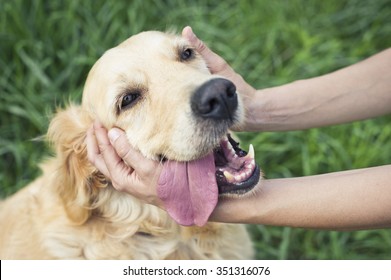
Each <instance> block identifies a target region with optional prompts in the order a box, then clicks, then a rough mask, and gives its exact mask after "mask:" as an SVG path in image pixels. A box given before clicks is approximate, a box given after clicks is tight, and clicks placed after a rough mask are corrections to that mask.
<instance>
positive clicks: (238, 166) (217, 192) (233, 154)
mask: <svg viewBox="0 0 391 280" xmlns="http://www.w3.org/2000/svg"><path fill="white" fill-rule="evenodd" d="M259 180H260V169H259V167H258V165H257V164H256V163H255V160H254V148H253V147H252V145H250V149H249V152H248V153H246V152H245V151H243V150H242V149H241V148H239V143H237V142H235V141H234V140H233V139H232V137H231V136H230V135H229V134H228V135H227V136H226V137H224V138H223V139H222V140H221V141H220V145H219V146H218V147H216V148H215V149H214V150H213V151H211V152H209V153H208V154H207V155H205V156H203V157H201V158H199V159H195V160H192V161H187V162H179V161H174V160H169V159H167V160H166V161H165V162H164V164H163V169H162V172H161V174H160V177H159V181H158V187H157V194H158V196H159V198H160V199H161V200H162V201H163V203H164V206H165V208H166V210H167V212H168V214H169V215H170V216H171V217H172V218H173V219H174V220H175V221H176V222H177V223H178V224H180V225H187V226H190V225H197V226H203V225H205V223H206V222H207V221H208V219H209V216H210V215H211V213H212V212H213V210H214V208H215V207H216V205H217V201H218V197H219V196H224V195H233V196H237V195H243V194H245V193H247V192H249V191H250V190H252V189H253V188H254V187H255V186H256V185H257V184H258V181H259Z"/></svg>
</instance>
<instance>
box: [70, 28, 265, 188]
mask: <svg viewBox="0 0 391 280" xmlns="http://www.w3.org/2000/svg"><path fill="white" fill-rule="evenodd" d="M80 110H81V111H82V112H84V114H87V115H88V116H89V119H90V120H92V119H98V120H100V121H101V122H102V123H103V124H104V125H105V126H106V127H107V128H111V127H119V128H121V129H123V130H124V131H125V132H126V135H127V137H128V139H129V141H130V143H131V144H132V145H133V146H134V147H135V148H137V149H138V150H140V151H141V153H142V154H143V155H144V156H146V157H148V158H151V159H155V160H162V161H167V162H168V163H167V166H170V163H172V162H175V168H178V166H180V165H183V163H185V162H186V163H188V162H192V163H193V165H194V166H196V167H194V168H195V169H197V170H198V173H199V174H198V175H197V177H200V176H203V174H205V176H207V175H206V173H208V174H209V175H208V176H209V179H208V180H209V181H208V182H204V181H203V182H199V184H204V183H208V184H210V185H214V186H212V187H213V188H216V194H217V188H218V189H219V193H220V194H226V193H230V194H238V193H239V194H241V193H246V192H247V191H249V190H250V189H252V188H253V187H254V186H255V185H256V183H257V182H258V180H259V169H258V167H257V165H256V164H255V162H254V159H253V153H252V152H251V153H249V155H247V154H246V153H245V152H244V151H242V150H241V149H240V148H239V147H238V143H236V142H235V141H234V140H232V138H231V137H229V136H227V132H228V129H229V128H230V127H232V126H233V125H238V124H239V123H240V122H241V120H242V119H243V114H244V109H243V105H242V101H241V98H240V95H239V94H238V93H237V92H236V88H235V85H234V84H233V83H232V82H230V81H228V80H226V79H223V78H221V77H218V76H215V75H211V74H210V72H209V70H208V68H207V65H206V63H205V61H204V60H203V59H202V57H201V55H200V54H198V53H197V52H196V50H195V49H194V48H193V47H192V46H191V45H190V44H189V42H187V41H186V40H185V39H183V38H181V37H179V36H176V35H173V34H167V33H161V32H154V31H150V32H144V33H140V34H138V35H135V36H133V37H131V38H129V39H128V40H126V41H124V42H123V43H121V44H120V45H119V46H117V47H115V48H113V49H110V50H108V51H107V52H106V53H105V54H104V55H103V56H102V57H101V58H100V59H99V60H98V61H97V62H96V64H95V65H94V66H93V68H92V69H91V71H90V73H89V75H88V78H87V82H86V84H85V88H84V92H83V101H82V108H80ZM68 133H71V132H70V131H68ZM200 159H203V160H204V161H201V160H200ZM175 168H174V169H175ZM206 168H209V169H212V168H213V170H207V169H206ZM171 171H172V170H171ZM189 172H190V171H188V172H187V173H189ZM167 176H170V171H167V172H166V173H165V178H166V179H165V182H163V183H162V184H163V185H167V184H171V185H176V184H178V182H173V181H172V180H168V181H169V183H167ZM189 176H190V175H189ZM211 176H212V177H213V178H211ZM191 180H193V181H197V180H198V179H197V178H194V177H193V179H191ZM211 180H212V181H213V180H214V182H213V183H210V181H211ZM216 182H217V183H216ZM163 192H164V191H163ZM163 196H164V194H163Z"/></svg>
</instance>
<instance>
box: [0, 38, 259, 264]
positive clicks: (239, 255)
mask: <svg viewBox="0 0 391 280" xmlns="http://www.w3.org/2000/svg"><path fill="white" fill-rule="evenodd" d="M243 114H244V109H243V105H242V101H241V97H240V95H239V93H237V92H236V88H235V86H234V85H233V83H231V82H230V81H228V80H226V79H223V78H221V77H217V76H215V75H211V74H210V72H209V71H208V68H207V66H206V64H205V62H204V61H203V59H202V58H201V56H200V54H198V53H197V52H196V51H195V50H194V49H193V48H192V47H191V46H190V45H189V42H187V41H186V40H185V39H183V38H182V37H180V36H177V35H174V34H168V33H162V32H157V31H149V32H143V33H140V34H137V35H135V36H132V37H131V38H129V39H128V40H126V41H124V42H123V43H121V44H120V45H118V46H117V47H115V48H113V49H110V50H108V51H107V52H106V53H105V54H104V55H103V56H102V57H101V58H100V59H99V60H98V61H97V62H96V64H95V65H94V66H93V68H92V69H91V71H90V73H89V75H88V78H87V81H86V84H85V87H84V91H83V100H82V104H81V105H75V104H70V105H68V106H67V108H65V109H63V110H60V111H59V112H57V114H56V115H55V116H54V118H53V119H52V120H51V123H50V125H49V129H48V133H47V138H48V141H49V142H50V143H51V144H52V146H53V148H54V150H55V154H54V156H52V157H51V158H48V159H47V160H46V161H45V162H44V163H43V164H42V165H41V167H42V175H41V176H40V177H39V178H37V179H36V180H35V181H33V182H32V183H31V184H29V185H28V186H27V187H25V188H23V189H22V190H20V191H19V192H17V193H16V194H14V195H13V196H11V197H9V198H7V199H6V200H5V201H3V202H2V203H1V206H0V225H1V229H0V258H1V259H250V258H252V257H253V249H252V244H251V241H250V238H249V235H248V233H247V231H246V229H245V226H243V225H236V224H235V225H234V224H220V223H209V222H207V220H208V217H209V215H210V213H211V212H212V211H213V209H214V207H215V206H216V203H217V199H218V198H219V197H221V196H230V198H229V199H240V198H237V197H239V196H241V195H245V193H248V192H249V191H251V190H252V189H253V188H254V186H256V184H257V182H258V180H259V177H260V170H259V168H258V166H257V165H256V164H255V161H254V156H253V151H249V153H248V154H247V153H246V152H244V151H243V150H241V149H240V148H239V145H238V143H236V142H235V141H234V140H232V138H231V137H230V136H229V135H228V134H227V132H228V129H229V128H230V127H232V126H234V125H238V124H239V123H240V122H241V120H242V119H243ZM95 119H98V120H100V121H101V122H102V123H103V125H104V126H105V127H107V128H111V127H119V128H121V129H123V130H124V131H125V132H126V135H127V137H128V139H129V141H130V143H131V144H132V145H133V146H134V147H135V148H137V149H138V150H140V151H141V153H142V154H143V155H144V156H146V157H148V158H151V159H155V160H159V161H161V164H163V171H162V174H161V177H160V178H159V186H158V194H159V196H160V197H161V199H162V200H163V201H164V202H165V205H166V207H167V211H163V210H161V209H160V208H157V207H155V206H152V205H148V204H145V203H143V202H141V201H140V200H138V199H136V198H135V197H133V196H131V195H129V194H126V193H123V192H119V191H116V190H115V189H114V188H113V187H112V185H111V184H110V181H109V180H107V179H106V178H105V177H104V176H103V175H102V174H101V173H100V172H99V171H98V170H97V169H96V168H95V167H94V166H93V165H92V164H91V163H90V162H89V160H88V158H87V151H86V144H85V137H86V132H87V130H88V129H89V127H90V126H91V124H92V123H93V121H94V120H95ZM250 150H252V149H251V147H250Z"/></svg>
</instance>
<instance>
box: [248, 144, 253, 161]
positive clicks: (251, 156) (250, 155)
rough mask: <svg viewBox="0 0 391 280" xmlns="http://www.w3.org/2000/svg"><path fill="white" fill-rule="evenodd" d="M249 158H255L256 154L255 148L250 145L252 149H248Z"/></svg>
mask: <svg viewBox="0 0 391 280" xmlns="http://www.w3.org/2000/svg"><path fill="white" fill-rule="evenodd" d="M247 157H249V158H255V152H254V146H253V144H250V147H249V148H248V153H247Z"/></svg>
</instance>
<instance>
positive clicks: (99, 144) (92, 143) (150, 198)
mask: <svg viewBox="0 0 391 280" xmlns="http://www.w3.org/2000/svg"><path fill="white" fill-rule="evenodd" d="M86 144H87V154H88V159H89V161H90V162H91V163H92V164H94V165H95V167H96V168H97V169H98V170H99V171H100V172H102V174H103V175H105V176H106V177H107V178H109V179H110V180H111V183H112V185H113V187H114V188H115V189H116V190H118V191H123V192H126V193H130V194H132V195H133V196H135V197H137V198H138V199H140V200H142V201H145V202H146V203H148V204H152V205H155V206H158V207H160V208H162V209H163V208H164V206H163V202H162V201H161V200H160V198H159V197H158V195H157V190H156V187H157V185H158V180H159V177H160V173H161V171H162V168H163V166H162V164H161V163H159V162H157V161H154V160H149V159H147V158H145V157H144V156H143V155H142V154H141V153H140V152H139V151H137V150H135V149H134V148H133V147H132V146H131V145H130V144H129V142H128V139H127V138H126V135H125V133H124V131H122V130H121V129H118V128H112V129H110V131H109V132H107V130H106V128H104V127H103V126H102V124H100V123H99V122H95V123H94V124H93V125H92V126H91V127H90V129H89V130H88V132H87V138H86Z"/></svg>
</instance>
